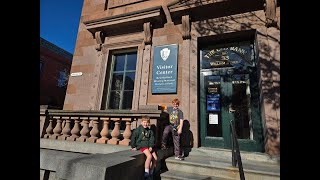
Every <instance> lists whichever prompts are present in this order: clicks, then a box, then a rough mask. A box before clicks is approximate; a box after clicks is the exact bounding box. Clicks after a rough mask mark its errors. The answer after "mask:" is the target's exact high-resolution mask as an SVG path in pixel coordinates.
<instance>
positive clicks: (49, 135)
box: [43, 118, 53, 138]
mask: <svg viewBox="0 0 320 180" xmlns="http://www.w3.org/2000/svg"><path fill="white" fill-rule="evenodd" d="M52 121H53V120H52V119H51V118H50V119H49V125H48V127H47V129H46V132H47V133H46V134H45V135H44V136H43V138H50V137H51V135H52V134H53V126H52Z"/></svg>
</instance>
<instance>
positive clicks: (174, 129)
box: [161, 99, 184, 160]
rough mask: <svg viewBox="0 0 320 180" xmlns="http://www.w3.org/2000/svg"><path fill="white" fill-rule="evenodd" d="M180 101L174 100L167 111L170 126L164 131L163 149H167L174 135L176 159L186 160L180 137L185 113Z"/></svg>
mask: <svg viewBox="0 0 320 180" xmlns="http://www.w3.org/2000/svg"><path fill="white" fill-rule="evenodd" d="M179 103H180V101H179V100H178V99H173V100H172V107H168V108H167V111H168V113H169V121H170V124H169V125H167V126H166V127H165V128H164V130H163V136H162V142H161V148H162V149H166V148H167V147H166V144H167V140H168V137H169V134H171V135H172V138H173V145H174V154H175V159H177V160H184V157H183V156H181V145H180V135H181V133H182V127H183V112H182V111H181V110H180V109H179Z"/></svg>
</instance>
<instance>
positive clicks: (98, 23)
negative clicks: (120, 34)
mask: <svg viewBox="0 0 320 180" xmlns="http://www.w3.org/2000/svg"><path fill="white" fill-rule="evenodd" d="M160 8H161V6H156V7H153V8H149V9H144V10H140V11H135V12H130V13H125V14H121V15H117V16H109V17H105V18H101V19H95V20H89V21H85V22H83V23H84V24H85V25H86V28H87V30H89V31H90V32H91V33H95V32H96V31H98V30H101V29H103V28H108V27H109V28H111V27H112V26H114V25H118V24H123V23H129V22H131V23H132V22H134V21H144V20H145V19H148V18H156V17H159V16H160Z"/></svg>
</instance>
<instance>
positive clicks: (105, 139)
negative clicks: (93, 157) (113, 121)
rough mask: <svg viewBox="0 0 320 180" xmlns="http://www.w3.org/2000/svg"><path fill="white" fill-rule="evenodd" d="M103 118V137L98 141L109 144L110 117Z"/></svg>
mask: <svg viewBox="0 0 320 180" xmlns="http://www.w3.org/2000/svg"><path fill="white" fill-rule="evenodd" d="M101 119H102V120H103V128H102V130H101V132H100V135H101V138H99V139H98V140H97V142H96V143H99V144H107V142H108V140H109V138H108V136H109V120H110V118H101Z"/></svg>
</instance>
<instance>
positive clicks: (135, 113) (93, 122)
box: [40, 108, 162, 146]
mask: <svg viewBox="0 0 320 180" xmlns="http://www.w3.org/2000/svg"><path fill="white" fill-rule="evenodd" d="M158 109H159V108H158ZM158 109H155V108H154V109H146V108H144V109H141V110H100V111H92V110H90V111H84V110H83V111H72V110H53V109H47V110H45V113H43V112H42V111H41V112H40V117H41V116H42V117H43V116H44V115H45V120H44V121H45V122H44V126H43V129H42V131H43V132H44V133H40V137H41V138H49V139H55V140H63V141H79V142H91V143H99V144H113V145H124V146H129V145H130V141H131V140H130V138H131V133H132V130H133V129H134V128H136V127H137V126H138V125H139V124H140V123H138V121H139V120H140V119H141V117H142V116H149V117H150V119H151V124H154V125H155V126H157V123H158V121H159V119H160V114H161V113H162V110H158ZM42 119H43V118H42ZM111 125H112V126H111ZM122 125H123V127H122ZM110 132H111V133H110ZM157 134H158V130H157V131H156V136H157ZM156 144H158V142H156Z"/></svg>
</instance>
